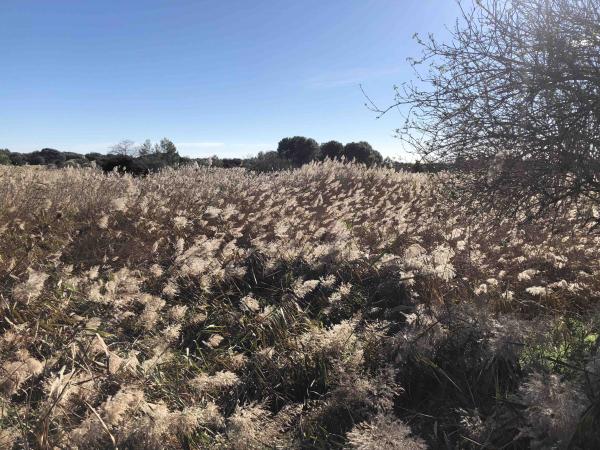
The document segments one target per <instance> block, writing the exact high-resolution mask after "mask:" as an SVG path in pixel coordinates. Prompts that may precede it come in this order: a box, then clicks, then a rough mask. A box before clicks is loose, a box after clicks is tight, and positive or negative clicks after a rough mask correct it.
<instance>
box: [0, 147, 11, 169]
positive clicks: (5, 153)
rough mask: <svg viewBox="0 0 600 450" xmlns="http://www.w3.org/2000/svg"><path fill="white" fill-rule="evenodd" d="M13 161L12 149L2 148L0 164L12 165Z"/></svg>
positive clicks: (0, 150)
mask: <svg viewBox="0 0 600 450" xmlns="http://www.w3.org/2000/svg"><path fill="white" fill-rule="evenodd" d="M10 165H12V162H11V160H10V150H8V149H7V148H3V149H0V166H10Z"/></svg>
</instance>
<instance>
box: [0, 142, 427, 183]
mask: <svg viewBox="0 0 600 450" xmlns="http://www.w3.org/2000/svg"><path fill="white" fill-rule="evenodd" d="M325 159H335V160H345V161H354V162H357V163H361V164H365V165H367V166H369V167H371V166H377V165H386V166H390V167H394V168H395V169H397V170H408V171H414V172H425V171H432V170H433V169H434V168H433V167H428V166H423V165H421V163H414V164H412V163H399V162H396V161H393V160H391V159H389V158H386V159H384V158H383V157H382V156H381V153H379V152H378V151H377V150H374V149H373V147H372V146H371V145H370V144H369V143H368V142H365V141H360V142H349V143H347V144H345V145H344V144H342V143H341V142H338V141H328V142H325V143H322V144H319V143H318V142H317V141H315V140H314V139H311V138H306V137H303V136H294V137H287V138H284V139H282V140H281V141H279V144H278V146H277V150H273V151H267V152H259V153H258V154H257V155H256V156H254V157H250V158H219V157H217V156H212V157H209V158H188V157H185V156H181V155H179V153H178V151H177V147H176V146H175V144H174V143H173V142H172V141H170V140H169V139H167V138H164V139H162V140H161V141H160V142H157V143H152V142H151V141H150V140H149V139H147V140H146V141H144V142H143V143H142V144H140V145H136V144H135V143H134V142H133V141H130V140H123V141H121V142H119V143H118V144H115V145H114V146H112V147H111V148H110V151H109V153H108V154H103V153H87V154H85V155H83V154H79V153H74V152H62V151H59V150H55V149H52V148H44V149H42V150H39V151H34V152H31V153H18V152H11V151H9V150H8V149H0V164H10V165H16V166H22V165H49V166H54V167H58V168H60V167H88V166H91V165H95V166H97V167H100V168H101V169H102V170H104V171H106V172H109V171H113V170H117V171H120V172H128V173H132V174H134V175H143V174H147V173H151V172H156V171H158V170H160V169H163V168H165V167H177V166H180V165H186V164H190V163H193V162H196V163H197V164H200V165H205V166H212V167H223V168H234V167H242V168H246V169H248V170H253V171H256V172H271V171H279V170H287V169H293V168H296V167H300V166H302V165H304V164H307V163H310V162H312V161H323V160H325Z"/></svg>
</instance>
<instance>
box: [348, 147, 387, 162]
mask: <svg viewBox="0 0 600 450" xmlns="http://www.w3.org/2000/svg"><path fill="white" fill-rule="evenodd" d="M344 156H345V157H346V159H349V160H351V161H356V162H360V163H363V164H366V165H367V166H373V165H377V164H381V163H382V162H383V158H382V156H381V153H379V152H378V151H377V150H374V149H373V147H371V144H369V143H368V142H365V141H360V142H350V143H348V144H346V145H345V146H344Z"/></svg>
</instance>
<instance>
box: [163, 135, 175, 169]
mask: <svg viewBox="0 0 600 450" xmlns="http://www.w3.org/2000/svg"><path fill="white" fill-rule="evenodd" d="M159 151H160V153H162V155H163V158H164V159H165V160H166V162H167V164H169V165H171V164H176V163H177V162H179V153H177V147H175V144H173V142H172V141H170V140H169V139H167V138H162V139H161V141H160V144H159Z"/></svg>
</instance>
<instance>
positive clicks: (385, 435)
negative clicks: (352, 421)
mask: <svg viewBox="0 0 600 450" xmlns="http://www.w3.org/2000/svg"><path fill="white" fill-rule="evenodd" d="M347 438H348V446H349V448H352V449H356V450H380V449H381V450H394V449H397V450H425V449H427V446H426V445H425V443H424V442H423V441H422V440H421V439H419V438H418V437H414V436H412V435H411V431H410V428H409V427H408V426H406V425H405V424H404V423H402V422H401V421H400V420H398V419H397V418H395V417H393V416H389V415H378V416H376V417H374V418H373V420H372V421H370V422H362V423H359V424H358V425H356V426H355V427H354V428H353V429H352V431H350V432H348V434H347Z"/></svg>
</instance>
